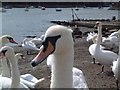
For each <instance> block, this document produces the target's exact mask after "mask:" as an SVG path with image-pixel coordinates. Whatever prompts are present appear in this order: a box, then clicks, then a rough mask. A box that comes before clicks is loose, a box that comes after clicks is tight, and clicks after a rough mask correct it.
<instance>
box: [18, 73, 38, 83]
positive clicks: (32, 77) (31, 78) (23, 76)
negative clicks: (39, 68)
mask: <svg viewBox="0 0 120 90" xmlns="http://www.w3.org/2000/svg"><path fill="white" fill-rule="evenodd" d="M20 78H22V79H24V80H27V81H29V82H32V83H35V82H37V81H38V79H37V78H36V77H34V76H33V75H31V74H24V75H20Z"/></svg>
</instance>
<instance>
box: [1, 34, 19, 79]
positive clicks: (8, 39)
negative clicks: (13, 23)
mask: <svg viewBox="0 0 120 90" xmlns="http://www.w3.org/2000/svg"><path fill="white" fill-rule="evenodd" d="M7 43H14V44H18V43H17V42H16V41H15V40H14V39H13V37H12V36H10V35H3V36H1V37H0V48H1V47H2V46H5V45H6V44H7ZM3 59H5V58H3ZM1 65H2V68H3V69H2V72H1V75H2V76H3V77H10V70H9V67H8V63H7V60H6V59H5V60H1Z"/></svg>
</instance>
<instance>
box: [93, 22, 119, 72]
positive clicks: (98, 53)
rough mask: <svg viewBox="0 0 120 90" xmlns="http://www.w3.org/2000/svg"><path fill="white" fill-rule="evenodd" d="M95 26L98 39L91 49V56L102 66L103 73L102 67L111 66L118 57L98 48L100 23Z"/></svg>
mask: <svg viewBox="0 0 120 90" xmlns="http://www.w3.org/2000/svg"><path fill="white" fill-rule="evenodd" d="M96 25H97V27H98V39H97V44H96V46H95V48H94V49H93V56H94V58H95V59H96V60H97V61H98V62H99V63H100V64H102V65H103V67H102V72H103V69H104V65H107V66H111V65H112V62H113V61H115V60H117V57H118V55H117V54H116V53H114V52H112V51H109V50H103V49H101V48H100V44H101V37H102V23H101V22H97V23H96Z"/></svg>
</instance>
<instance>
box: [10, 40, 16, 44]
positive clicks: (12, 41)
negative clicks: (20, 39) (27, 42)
mask: <svg viewBox="0 0 120 90" xmlns="http://www.w3.org/2000/svg"><path fill="white" fill-rule="evenodd" d="M10 42H11V43H14V44H18V43H17V42H16V41H14V40H10Z"/></svg>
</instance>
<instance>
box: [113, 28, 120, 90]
mask: <svg viewBox="0 0 120 90" xmlns="http://www.w3.org/2000/svg"><path fill="white" fill-rule="evenodd" d="M118 34H119V55H118V59H117V61H114V62H113V66H112V71H113V73H114V76H115V79H116V85H117V90H119V86H118V82H119V80H120V69H119V66H120V30H119V31H118Z"/></svg>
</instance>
